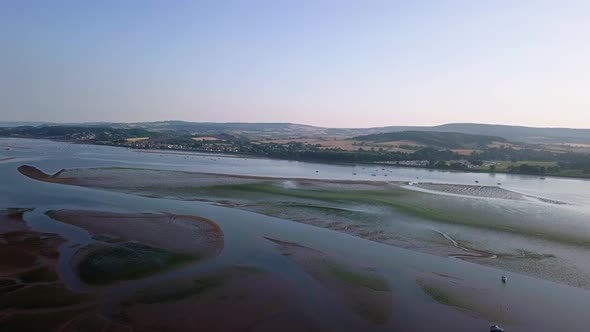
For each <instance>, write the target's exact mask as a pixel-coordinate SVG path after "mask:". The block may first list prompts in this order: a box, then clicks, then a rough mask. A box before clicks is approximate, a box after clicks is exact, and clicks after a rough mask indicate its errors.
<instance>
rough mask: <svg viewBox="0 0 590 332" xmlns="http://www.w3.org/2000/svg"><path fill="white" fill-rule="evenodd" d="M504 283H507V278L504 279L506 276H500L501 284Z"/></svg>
mask: <svg viewBox="0 0 590 332" xmlns="http://www.w3.org/2000/svg"><path fill="white" fill-rule="evenodd" d="M506 281H508V278H506V276H502V283H504V284H505V283H506Z"/></svg>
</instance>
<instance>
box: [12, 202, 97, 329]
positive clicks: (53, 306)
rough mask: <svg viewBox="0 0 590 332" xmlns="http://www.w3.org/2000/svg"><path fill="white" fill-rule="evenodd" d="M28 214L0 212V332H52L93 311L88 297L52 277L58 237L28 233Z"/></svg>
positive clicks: (57, 253)
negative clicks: (84, 312)
mask: <svg viewBox="0 0 590 332" xmlns="http://www.w3.org/2000/svg"><path fill="white" fill-rule="evenodd" d="M28 210H29V209H6V210H0V280H1V281H2V282H1V284H0V330H1V331H53V330H57V329H58V327H59V326H60V324H62V323H63V322H65V321H67V320H69V319H71V318H72V317H73V316H75V315H76V314H77V313H79V312H80V311H82V310H86V309H87V308H90V307H92V306H94V299H93V297H92V296H91V295H88V294H84V293H78V292H74V291H71V290H69V289H68V288H67V287H66V286H65V284H64V283H63V282H62V281H61V279H60V277H59V275H58V273H57V268H56V265H57V261H58V258H59V251H58V247H59V246H60V245H61V244H62V243H63V242H64V239H63V238H61V237H60V236H59V235H57V234H50V233H41V232H36V231H33V230H31V229H30V228H29V227H28V225H27V224H26V223H25V221H24V219H23V214H24V212H26V211H28Z"/></svg>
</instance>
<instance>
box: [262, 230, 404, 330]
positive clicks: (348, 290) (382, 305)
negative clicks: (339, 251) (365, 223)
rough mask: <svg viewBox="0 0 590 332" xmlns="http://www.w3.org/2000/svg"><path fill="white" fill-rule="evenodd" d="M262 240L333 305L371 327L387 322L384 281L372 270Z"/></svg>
mask: <svg viewBox="0 0 590 332" xmlns="http://www.w3.org/2000/svg"><path fill="white" fill-rule="evenodd" d="M266 239H267V240H269V241H272V242H274V243H276V244H277V245H278V246H279V248H280V250H281V253H282V254H283V255H284V256H286V257H288V258H289V259H291V260H292V261H294V262H295V263H297V264H299V265H300V266H301V267H302V268H303V270H304V271H305V272H306V273H308V274H309V275H310V276H312V277H313V278H314V279H315V280H317V281H318V282H319V283H320V284H321V285H322V286H323V287H324V288H325V289H326V290H327V292H328V293H329V294H330V295H331V296H332V297H333V298H334V299H335V302H336V303H344V304H346V306H347V307H348V308H349V309H350V310H352V311H353V312H354V313H356V314H357V315H358V316H359V317H362V318H363V319H365V320H366V321H368V322H371V323H373V324H384V323H387V322H388V321H389V320H390V318H391V314H392V312H393V305H392V292H391V289H390V287H389V285H388V284H387V282H385V281H384V280H383V279H382V277H381V276H379V275H378V274H376V273H374V271H373V269H371V268H367V267H362V266H359V265H356V264H352V263H350V262H346V261H345V260H343V259H341V258H338V257H334V256H330V255H327V254H325V253H323V252H321V251H318V250H315V249H312V248H309V247H306V246H303V245H300V244H297V243H293V242H287V241H282V240H277V239H272V238H268V237H266Z"/></svg>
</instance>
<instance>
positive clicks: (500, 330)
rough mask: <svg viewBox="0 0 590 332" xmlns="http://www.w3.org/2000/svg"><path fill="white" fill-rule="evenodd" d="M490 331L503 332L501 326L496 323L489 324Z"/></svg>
mask: <svg viewBox="0 0 590 332" xmlns="http://www.w3.org/2000/svg"><path fill="white" fill-rule="evenodd" d="M490 332H505V331H504V329H503V328H501V327H499V326H498V325H492V326H490Z"/></svg>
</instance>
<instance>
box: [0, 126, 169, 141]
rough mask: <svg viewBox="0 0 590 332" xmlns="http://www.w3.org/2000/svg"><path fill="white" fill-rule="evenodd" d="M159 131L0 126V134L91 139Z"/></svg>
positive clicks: (85, 127) (106, 139)
mask: <svg viewBox="0 0 590 332" xmlns="http://www.w3.org/2000/svg"><path fill="white" fill-rule="evenodd" d="M160 135H161V134H160V133H155V132H151V131H148V130H145V129H142V128H113V127H103V126H63V125H60V126H46V125H43V126H38V127H33V126H21V127H5V128H0V136H11V137H32V138H46V139H65V140H70V139H92V140H96V141H113V140H117V139H126V138H133V137H152V138H153V137H158V136H160Z"/></svg>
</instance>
